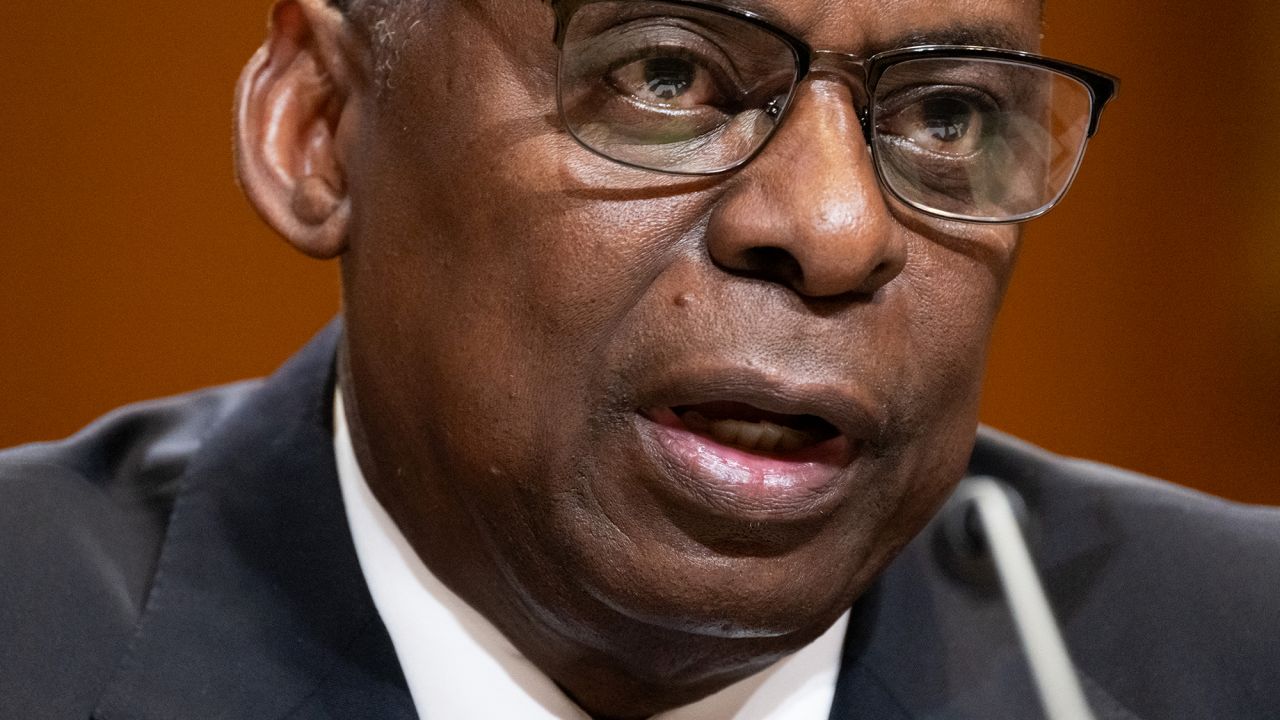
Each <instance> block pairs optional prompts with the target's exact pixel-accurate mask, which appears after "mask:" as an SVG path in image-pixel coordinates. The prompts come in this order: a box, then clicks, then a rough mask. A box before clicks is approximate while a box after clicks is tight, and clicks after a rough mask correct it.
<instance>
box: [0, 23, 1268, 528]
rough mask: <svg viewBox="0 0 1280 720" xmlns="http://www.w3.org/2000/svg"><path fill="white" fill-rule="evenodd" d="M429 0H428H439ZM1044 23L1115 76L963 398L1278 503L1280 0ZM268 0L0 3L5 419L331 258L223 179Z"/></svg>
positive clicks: (240, 308)
mask: <svg viewBox="0 0 1280 720" xmlns="http://www.w3.org/2000/svg"><path fill="white" fill-rule="evenodd" d="M444 1H449V0H444ZM1049 6H1050V7H1049V14H1048V20H1047V23H1046V37H1047V40H1046V50H1047V52H1050V53H1052V54H1056V55H1060V56H1064V57H1067V58H1070V59H1074V60H1077V61H1079V62H1083V63H1086V64H1091V65H1095V66H1097V67H1101V68H1104V69H1108V70H1110V71H1112V72H1114V73H1116V74H1118V75H1120V76H1121V77H1122V78H1123V81H1124V84H1123V87H1122V89H1121V95H1120V98H1119V100H1118V101H1117V102H1116V103H1115V104H1114V105H1113V106H1112V107H1111V109H1110V110H1109V111H1108V116H1107V117H1106V118H1104V120H1103V127H1102V134H1101V135H1100V136H1099V137H1098V138H1097V140H1096V141H1095V142H1094V144H1093V145H1092V146H1091V147H1090V149H1089V154H1088V158H1087V161H1086V163H1085V168H1084V170H1083V172H1082V173H1081V175H1080V177H1079V179H1078V181H1077V183H1076V186H1075V188H1074V189H1073V191H1072V194H1071V195H1070V196H1069V197H1068V199H1067V201H1066V202H1065V203H1064V205H1063V206H1062V207H1061V208H1060V209H1059V210H1058V211H1057V212H1055V213H1054V214H1052V215H1051V216H1049V217H1048V218H1046V219H1044V220H1042V221H1039V222H1037V223H1033V224H1032V226H1031V228H1030V230H1029V233H1028V238H1027V242H1026V245H1025V249H1024V252H1023V256H1022V259H1021V266H1020V268H1019V271H1018V274H1017V276H1016V279H1015V281H1014V283H1013V287H1012V289H1011V291H1010V296H1009V299H1008V302H1007V304H1006V310H1005V312H1004V315H1003V317H1002V318H1001V321H1000V325H999V329H998V331H997V338H996V344H995V348H994V351H993V354H992V357H991V363H990V373H989V380H988V386H987V387H988V390H987V394H986V397H985V400H984V408H983V416H984V419H985V420H986V421H987V422H989V423H992V424H994V425H996V426H997V427H1000V428H1003V429H1006V430H1008V431H1011V432H1013V433H1016V434H1018V435H1021V436H1023V437H1026V438H1028V439H1030V440H1032V441H1034V442H1036V443H1039V444H1041V445H1044V446H1046V447H1048V448H1050V449H1053V450H1056V451H1059V452H1063V453H1069V454H1074V455H1083V456H1088V457H1092V458H1096V459H1100V460H1103V461H1107V462H1111V463H1115V464H1119V465H1124V466H1127V467H1131V468H1135V469H1137V470H1141V471H1144V472H1147V473H1151V474H1154V475H1158V476H1162V477H1165V478H1168V479H1171V480H1174V481H1177V482H1180V483H1183V484H1186V485H1190V486H1194V487H1197V488H1203V489H1206V490H1209V491H1211V492H1215V493H1219V494H1222V495H1226V496H1230V497H1234V498H1239V499H1244V500H1250V501H1256V502H1268V503H1280V463H1277V460H1276V455H1277V452H1278V451H1280V72H1277V70H1276V68H1280V43H1277V42H1276V38H1277V37H1280V3H1273V2H1271V1H1270V0H1251V1H1248V0H1224V1H1223V2H1218V3H1205V2H1186V1H1182V0H1175V1H1173V2H1165V3H1118V2H1114V1H1113V0H1049ZM265 17H266V7H265V2H260V1H259V0H235V1H234V2H221V3H215V4H208V3H205V4H194V5H193V4H189V3H174V2H161V1H159V0H135V1H134V2H129V3H121V2H118V1H111V0H77V2H75V3H50V2H40V3H14V4H12V5H11V6H9V7H7V8H6V9H5V13H4V20H3V21H0V97H3V102H0V107H2V108H3V112H2V113H0V219H2V220H3V222H4V226H3V231H2V232H3V238H2V239H0V446H3V445H10V444H15V443H19V442H25V441H30V440H37V439H47V438H53V437H59V436H62V435H65V434H67V433H70V432H72V431H74V430H75V429H76V428H78V427H80V426H82V425H83V424H85V423H86V422H87V421H89V420H91V419H92V418H94V417H96V416H97V415H99V414H101V413H102V412H104V411H106V410H108V409H110V408H112V407H114V406H117V405H119V404H122V403H125V402H128V401H131V400H138V399H142V398H147V397H153V396H156V395H160V394H167V393H175V392H181V391H184V390H188V389H191V388H195V387H199V386H202V385H207V384H212V383H219V382H225V381H228V380H232V379H236V378H241V377H246V376H254V375H261V374H264V373H267V372H269V371H270V370H271V369H272V368H273V367H274V366H275V365H277V364H278V363H279V362H281V361H282V360H283V359H284V358H286V357H287V356H288V355H289V354H290V353H291V352H292V351H293V350H294V349H296V348H297V347H298V346H299V345H301V344H302V343H303V342H304V341H305V340H306V339H307V338H308V337H309V336H310V335H311V333H312V332H314V331H315V330H316V329H317V328H318V327H320V326H321V325H322V324H323V323H324V322H325V321H326V320H327V319H328V318H329V317H331V316H332V315H333V314H334V313H335V312H336V310H337V305H338V303H337V280H336V268H335V266H333V265H332V264H323V263H317V262H314V261H310V260H306V259H304V258H302V257H301V256H300V255H297V254H295V253H293V252H292V251H290V250H289V249H287V248H286V246H285V245H284V243H283V242H281V241H279V240H278V239H276V238H275V237H274V236H272V235H271V233H270V232H268V231H267V230H266V229H265V228H264V227H263V226H262V225H261V224H260V223H259V222H258V220H257V219H256V218H255V216H254V215H253V213H252V212H251V211H250V209H249V208H248V206H247V205H246V203H245V202H244V201H243V200H242V199H241V197H240V194H239V191H238V190H237V188H236V186H235V183H234V181H233V178H232V173H231V159H230V151H229V142H228V139H229V135H230V98H231V87H232V84H233V83H234V81H235V78H236V75H237V73H238V71H239V67H240V65H241V63H242V62H243V61H244V60H245V59H246V58H247V57H248V56H249V54H250V53H251V52H252V51H253V49H254V47H255V46H256V44H257V42H258V40H259V39H260V37H261V32H262V28H263V27H264V20H265Z"/></svg>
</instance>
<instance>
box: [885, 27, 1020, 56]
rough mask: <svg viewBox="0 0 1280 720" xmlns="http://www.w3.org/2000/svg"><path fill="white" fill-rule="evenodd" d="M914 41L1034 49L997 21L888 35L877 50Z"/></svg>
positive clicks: (898, 46) (912, 43) (902, 46)
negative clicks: (889, 37) (987, 23)
mask: <svg viewBox="0 0 1280 720" xmlns="http://www.w3.org/2000/svg"><path fill="white" fill-rule="evenodd" d="M915 45H977V46H981V47H994V48H1004V49H1006V50H1034V48H1033V47H1031V46H1029V44H1028V42H1027V39H1026V38H1024V37H1021V36H1019V35H1018V34H1016V33H1014V32H1011V31H1010V30H1009V29H1008V28H1005V27H1002V26H999V25H965V24H959V25H950V26H947V27H942V28H937V29H932V30H913V31H910V32H907V33H903V34H902V35H898V36H896V37H893V38H891V39H890V40H888V41H887V42H885V43H883V47H880V48H877V50H894V49H897V48H904V47H912V46H915Z"/></svg>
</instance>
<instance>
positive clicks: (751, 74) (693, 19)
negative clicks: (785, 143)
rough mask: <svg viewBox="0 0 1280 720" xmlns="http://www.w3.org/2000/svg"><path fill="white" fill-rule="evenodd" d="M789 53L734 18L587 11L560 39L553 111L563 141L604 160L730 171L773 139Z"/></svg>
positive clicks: (788, 78)
mask: <svg viewBox="0 0 1280 720" xmlns="http://www.w3.org/2000/svg"><path fill="white" fill-rule="evenodd" d="M795 72H796V59H795V55H794V52H793V51H792V49H791V46H790V45H788V44H787V43H786V42H784V41H783V40H782V39H781V38H778V37H777V36H775V35H773V34H772V33H771V32H769V31H767V30H765V29H763V28H760V27H757V26H755V25H753V24H751V23H747V22H744V21H742V20H741V19H738V18H734V17H730V16H726V15H723V14H720V13H715V12H710V11H705V10H700V9H697V8H689V7H683V6H679V5H669V4H664V3H649V2H629V1H624V0H618V1H617V2H597V3H591V4H588V5H585V6H583V7H582V8H581V9H580V10H578V12H576V13H575V14H574V16H573V19H572V21H571V22H570V24H569V27H568V28H567V30H566V33H565V38H564V44H563V48H562V54H561V61H560V91H559V92H560V107H561V114H562V116H563V117H564V119H565V122H566V124H567V126H568V129H569V131H570V133H572V135H573V136H574V137H575V138H576V139H577V140H578V141H579V142H581V143H582V144H583V145H585V146H586V147H588V148H590V149H591V150H593V151H595V152H597V153H599V154H601V155H604V156H605V157H608V158H610V159H613V160H616V161H619V162H623V163H626V164H630V165H636V166H639V167H643V168H649V169H654V170H663V171H668V172H680V173H713V172H720V171H723V170H726V169H729V168H732V167H734V166H736V165H738V164H740V163H742V162H743V161H745V160H746V159H747V158H749V157H751V155H752V154H754V153H755V152H756V150H758V149H759V148H760V146H761V145H762V144H763V143H764V141H765V140H766V139H767V138H768V137H769V134H770V133H772V132H773V129H774V126H775V125H776V122H775V115H774V114H771V113H769V112H766V108H767V107H769V104H770V102H772V101H773V100H774V99H775V98H777V97H779V96H780V95H781V96H783V97H785V96H786V95H787V94H789V92H790V90H791V87H792V85H793V84H794V82H795Z"/></svg>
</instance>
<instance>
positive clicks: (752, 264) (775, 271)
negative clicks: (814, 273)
mask: <svg viewBox="0 0 1280 720" xmlns="http://www.w3.org/2000/svg"><path fill="white" fill-rule="evenodd" d="M741 257H742V268H741V271H743V272H745V273H746V274H748V275H751V276H753V277H758V278H761V279H763V280H769V281H772V282H777V283H783V284H786V285H790V286H792V287H799V286H800V284H801V283H803V282H804V270H803V268H801V266H800V261H799V260H797V259H796V256H795V255H792V254H791V253H790V252H788V251H786V250H784V249H783V248H780V247H771V246H757V247H751V248H747V249H746V250H744V251H743V252H742V256H741Z"/></svg>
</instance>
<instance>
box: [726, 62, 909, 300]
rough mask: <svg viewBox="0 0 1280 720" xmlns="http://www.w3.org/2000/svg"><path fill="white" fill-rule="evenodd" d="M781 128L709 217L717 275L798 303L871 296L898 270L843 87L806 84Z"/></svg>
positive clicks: (897, 233)
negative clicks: (773, 289) (789, 294)
mask: <svg viewBox="0 0 1280 720" xmlns="http://www.w3.org/2000/svg"><path fill="white" fill-rule="evenodd" d="M797 92H798V95H797V97H796V98H795V99H794V100H793V103H794V105H793V107H792V108H791V109H790V111H789V114H788V116H787V117H786V119H785V122H784V123H783V124H782V127H780V128H778V130H777V134H776V135H775V136H774V137H773V138H772V139H771V140H770V143H769V145H768V146H767V147H765V149H764V150H763V151H762V152H761V154H760V155H759V156H758V157H756V158H755V159H754V160H753V161H752V162H751V163H750V164H749V165H747V166H746V167H745V168H744V169H743V170H741V171H740V172H739V173H738V175H737V176H736V177H735V178H734V180H733V183H732V185H731V187H730V188H729V189H727V190H726V194H725V195H724V197H722V198H721V200H720V202H719V203H718V205H717V207H716V208H715V210H714V211H713V212H712V215H711V218H710V222H709V225H708V228H707V244H708V248H709V251H710V253H711V257H712V259H713V260H714V261H715V262H716V264H717V265H719V266H720V267H721V268H723V269H725V270H728V271H730V272H734V273H737V274H742V275H747V276H752V277H758V278H763V279H767V280H770V281H773V282H778V283H781V284H784V285H787V286H789V287H790V288H792V289H793V290H794V291H795V292H797V293H799V294H801V295H804V296H808V297H815V298H817V297H823V298H830V297H834V296H839V295H845V294H858V295H864V296H866V295H872V294H874V293H875V292H876V291H877V290H879V289H880V288H882V287H884V286H885V285H886V284H887V283H889V281H891V280H892V279H893V278H895V277H896V276H897V275H898V274H899V273H900V272H902V268H903V266H904V265H905V264H906V241H905V238H904V237H903V234H902V233H903V232H904V230H903V228H902V227H901V226H900V225H898V223H897V222H896V221H895V220H894V218H893V217H892V215H891V214H890V212H889V208H888V206H887V204H886V201H885V197H884V195H883V194H882V193H881V191H880V186H879V183H878V181H877V180H876V176H875V169H874V167H873V165H872V161H871V156H870V153H869V151H868V149H867V145H866V142H865V140H864V139H863V134H862V126H861V123H860V122H859V119H858V114H857V111H856V110H855V109H854V103H853V101H852V98H851V95H850V89H849V85H847V84H846V83H844V82H840V81H836V80H827V79H821V78H817V79H811V80H809V81H806V83H805V84H804V85H803V86H802V87H801V88H800V89H798V91H797Z"/></svg>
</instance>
